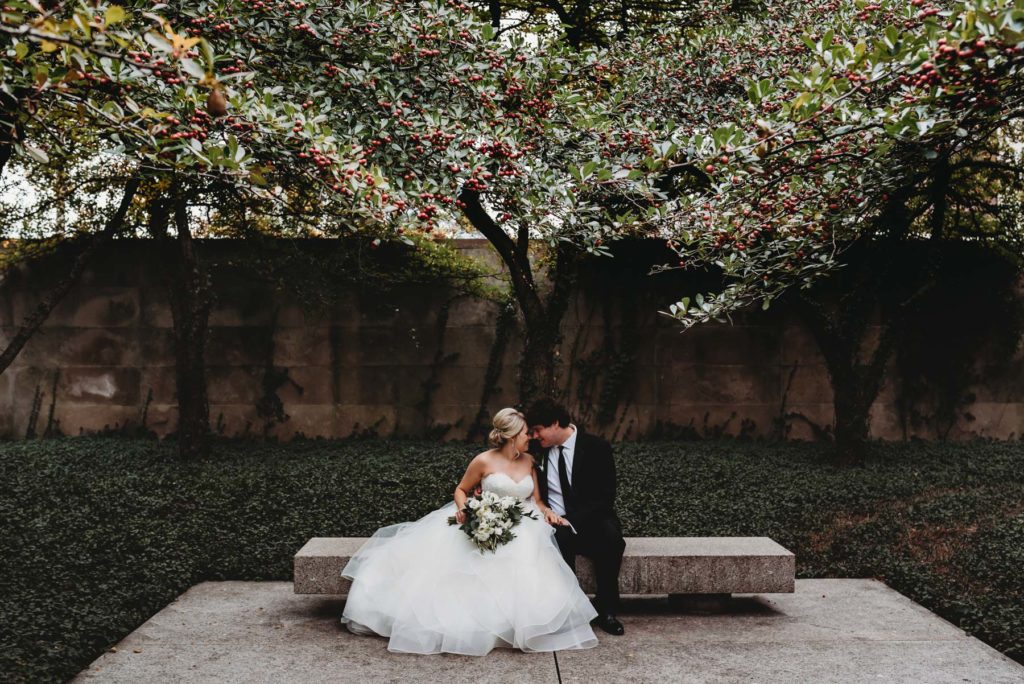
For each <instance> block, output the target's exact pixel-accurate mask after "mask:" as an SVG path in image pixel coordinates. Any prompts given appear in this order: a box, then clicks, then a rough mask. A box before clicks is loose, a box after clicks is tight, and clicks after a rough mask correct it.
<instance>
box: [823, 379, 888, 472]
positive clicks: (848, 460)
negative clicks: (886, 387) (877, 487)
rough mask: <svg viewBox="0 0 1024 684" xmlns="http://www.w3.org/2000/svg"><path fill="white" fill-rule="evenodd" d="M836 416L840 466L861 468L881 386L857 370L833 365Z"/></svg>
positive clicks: (837, 451)
mask: <svg viewBox="0 0 1024 684" xmlns="http://www.w3.org/2000/svg"><path fill="white" fill-rule="evenodd" d="M829 375H830V376H831V380H832V402H833V410H834V413H835V424H834V425H835V427H834V429H835V432H834V434H835V448H836V462H837V464H838V465H843V466H852V465H861V464H863V462H864V457H865V455H866V451H867V443H868V430H869V428H870V422H869V418H870V413H871V405H872V404H873V403H874V401H875V397H877V396H878V392H879V389H880V387H879V383H878V382H872V381H871V379H870V378H868V377H865V375H866V374H865V373H861V372H858V369H857V368H855V367H846V368H842V369H838V368H832V366H829Z"/></svg>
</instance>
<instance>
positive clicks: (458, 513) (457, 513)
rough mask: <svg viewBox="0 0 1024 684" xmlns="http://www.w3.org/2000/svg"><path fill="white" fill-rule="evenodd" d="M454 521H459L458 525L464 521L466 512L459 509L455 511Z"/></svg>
mask: <svg viewBox="0 0 1024 684" xmlns="http://www.w3.org/2000/svg"><path fill="white" fill-rule="evenodd" d="M455 522H457V523H459V524H460V525H461V524H462V523H464V522H466V512H465V511H463V510H461V509H460V510H458V511H455Z"/></svg>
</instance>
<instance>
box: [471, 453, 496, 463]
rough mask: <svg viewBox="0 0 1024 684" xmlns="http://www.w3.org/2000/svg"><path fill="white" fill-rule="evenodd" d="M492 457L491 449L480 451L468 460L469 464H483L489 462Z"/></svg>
mask: <svg viewBox="0 0 1024 684" xmlns="http://www.w3.org/2000/svg"><path fill="white" fill-rule="evenodd" d="M492 458H494V451H493V450H492V449H488V450H487V451H481V452H480V453H479V454H477V455H476V456H474V457H473V460H472V461H470V462H469V465H483V464H486V463H490V462H491V459H492Z"/></svg>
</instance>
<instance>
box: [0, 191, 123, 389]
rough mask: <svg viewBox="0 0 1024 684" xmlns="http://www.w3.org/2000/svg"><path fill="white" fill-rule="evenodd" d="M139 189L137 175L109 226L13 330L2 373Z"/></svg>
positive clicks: (113, 230) (1, 358) (116, 226)
mask: <svg viewBox="0 0 1024 684" xmlns="http://www.w3.org/2000/svg"><path fill="white" fill-rule="evenodd" d="M138 189H139V180H138V178H130V179H129V180H128V184H127V185H125V188H124V195H123V196H122V197H121V204H120V205H119V206H118V207H117V211H115V212H114V215H113V216H111V217H110V220H109V221H107V223H106V225H105V226H103V230H102V231H101V232H99V233H97V234H96V235H94V236H92V237H91V238H89V239H88V240H89V241H88V242H87V244H86V246H85V248H84V249H83V250H82V251H81V252H79V253H78V256H77V257H75V262H74V263H73V264H72V265H71V268H70V270H68V272H67V274H66V275H65V276H64V277H63V278H62V279H61V280H60V282H58V283H57V285H56V286H54V287H53V289H51V290H50V291H49V292H47V293H46V295H45V296H44V297H43V300H42V301H41V302H39V304H38V305H37V306H36V308H35V310H34V311H32V313H30V314H29V315H27V316H26V317H25V320H24V321H22V323H21V327H19V328H18V330H17V331H16V332H15V333H14V337H12V338H11V341H10V342H8V343H7V347H6V348H5V349H4V350H3V353H0V373H3V372H4V371H5V370H7V368H8V367H9V366H10V365H11V363H13V362H14V359H16V358H17V357H18V354H19V353H20V352H21V350H22V348H23V347H24V346H25V343H27V342H28V341H29V339H30V338H31V337H32V335H33V334H35V332H36V330H38V329H39V326H41V325H42V324H43V323H44V322H45V321H46V319H47V318H48V317H49V315H50V312H52V311H53V309H54V307H55V306H57V304H59V303H60V301H61V300H62V299H64V297H65V296H67V294H68V292H70V291H71V288H72V287H74V285H75V283H77V282H78V279H79V278H80V277H81V275H82V271H84V270H85V267H86V265H87V264H88V263H89V261H91V260H92V257H93V255H94V254H96V252H97V251H98V250H99V249H100V248H101V247H103V246H105V245H106V244H107V243H108V242H110V240H111V239H112V238H113V237H114V235H116V234H117V233H118V232H119V231H120V230H121V228H122V227H123V226H124V219H125V216H126V215H127V213H128V209H129V208H130V207H131V205H132V200H134V199H135V194H136V192H137V191H138Z"/></svg>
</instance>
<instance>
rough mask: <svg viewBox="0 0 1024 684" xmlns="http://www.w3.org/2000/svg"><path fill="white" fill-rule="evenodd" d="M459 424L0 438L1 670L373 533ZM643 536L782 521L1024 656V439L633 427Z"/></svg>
mask: <svg viewBox="0 0 1024 684" xmlns="http://www.w3.org/2000/svg"><path fill="white" fill-rule="evenodd" d="M476 450H477V449H476V447H474V446H473V445H466V444H459V443H444V444H437V443H427V442H389V441H377V440H374V441H325V440H296V441H292V442H289V443H286V444H273V443H259V442H238V441H234V442H222V443H219V444H218V445H217V446H216V448H215V449H214V455H213V456H211V457H210V458H208V459H206V460H202V461H197V462H187V463H183V462H180V461H178V460H177V457H176V456H175V445H174V444H173V443H167V442H156V441H145V440H124V439H117V438H73V439H55V440H45V441H22V442H6V443H0V624H3V626H4V629H3V630H0V634H2V635H0V679H2V680H4V681H11V680H13V681H51V680H52V681H60V680H66V679H68V678H70V677H72V676H74V675H75V674H76V673H77V672H79V671H80V670H82V669H83V668H85V667H86V666H87V665H88V664H89V663H90V662H91V661H92V660H94V659H95V658H96V657H98V656H99V655H100V654H101V653H102V652H103V651H104V650H105V649H106V648H108V647H109V646H110V645H112V644H113V643H115V642H117V641H118V640H120V639H121V638H123V637H124V636H125V635H126V634H127V633H129V632H130V631H131V630H133V629H134V628H135V627H137V626H138V625H139V624H141V623H142V622H144V621H145V620H146V619H148V618H149V617H150V616H151V615H153V614H154V613H155V612H157V611H158V610H160V609H161V608H162V607H164V606H165V605H166V604H167V603H169V602H170V601H171V600H172V599H173V598H174V597H175V596H177V595H179V594H180V593H182V592H183V591H184V590H186V589H187V588H188V587H189V586H191V585H193V584H196V583H197V582H201V581H204V580H219V579H233V580H289V579H291V564H292V556H293V555H294V553H295V551H296V550H298V549H299V548H300V547H301V546H302V545H303V544H304V543H305V542H306V540H307V539H309V538H310V537H314V536H365V535H369V534H370V533H372V532H373V531H374V530H375V529H376V528H377V527H379V526H381V525H385V524H390V523H393V522H397V521H401V520H411V519H415V518H417V517H419V516H421V515H423V514H424V513H426V512H428V511H430V510H433V509H434V508H436V507H438V506H440V505H441V504H443V503H444V502H445V501H447V500H448V499H449V497H450V496H451V493H452V491H453V489H454V486H455V483H456V482H457V481H458V479H459V477H460V476H461V474H462V470H463V468H464V466H465V464H466V462H467V461H468V460H469V458H470V457H471V456H472V455H473V453H475V451H476ZM616 459H617V463H618V469H619V481H620V485H619V499H618V501H619V504H618V507H619V512H620V515H621V517H622V521H623V525H624V528H625V533H626V534H627V535H628V536H769V537H772V538H774V539H775V540H776V541H778V542H779V543H781V544H782V545H784V546H786V547H787V548H789V549H791V550H792V551H794V552H795V553H796V554H797V562H798V566H797V567H798V576H800V577H878V578H880V579H883V580H884V581H886V582H887V583H889V584H890V585H891V586H893V587H894V588H896V589H897V590H899V591H901V592H903V593H905V594H906V595H908V596H910V597H911V598H912V599H914V600H916V601H919V602H920V603H922V604H923V605H925V606H927V607H929V608H931V609H932V610H935V611H937V612H938V613H939V614H941V615H943V616H944V617H946V618H947V619H950V620H952V621H953V622H955V623H957V624H959V625H960V626H961V627H963V628H964V629H966V630H967V631H968V632H971V633H974V634H976V635H977V636H979V637H980V638H982V639H985V640H986V641H988V642H989V643H990V644H992V645H993V646H995V647H996V648H998V649H1000V650H1002V651H1003V652H1004V653H1006V654H1008V655H1009V656H1011V657H1013V658H1015V659H1017V660H1019V661H1022V662H1024V449H1022V448H1021V446H1020V444H1019V443H1012V442H998V443H995V442H982V443H972V444H884V445H882V444H879V445H875V446H874V447H873V449H872V455H871V458H870V459H869V462H868V464H867V466H866V467H864V468H858V469H853V470H840V469H836V468H834V467H832V466H831V465H829V464H828V462H827V461H826V460H825V449H824V448H823V447H822V446H821V445H814V444H799V443H797V444H765V443H757V442H666V443H651V442H645V443H628V444H620V445H618V446H617V447H616Z"/></svg>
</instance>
